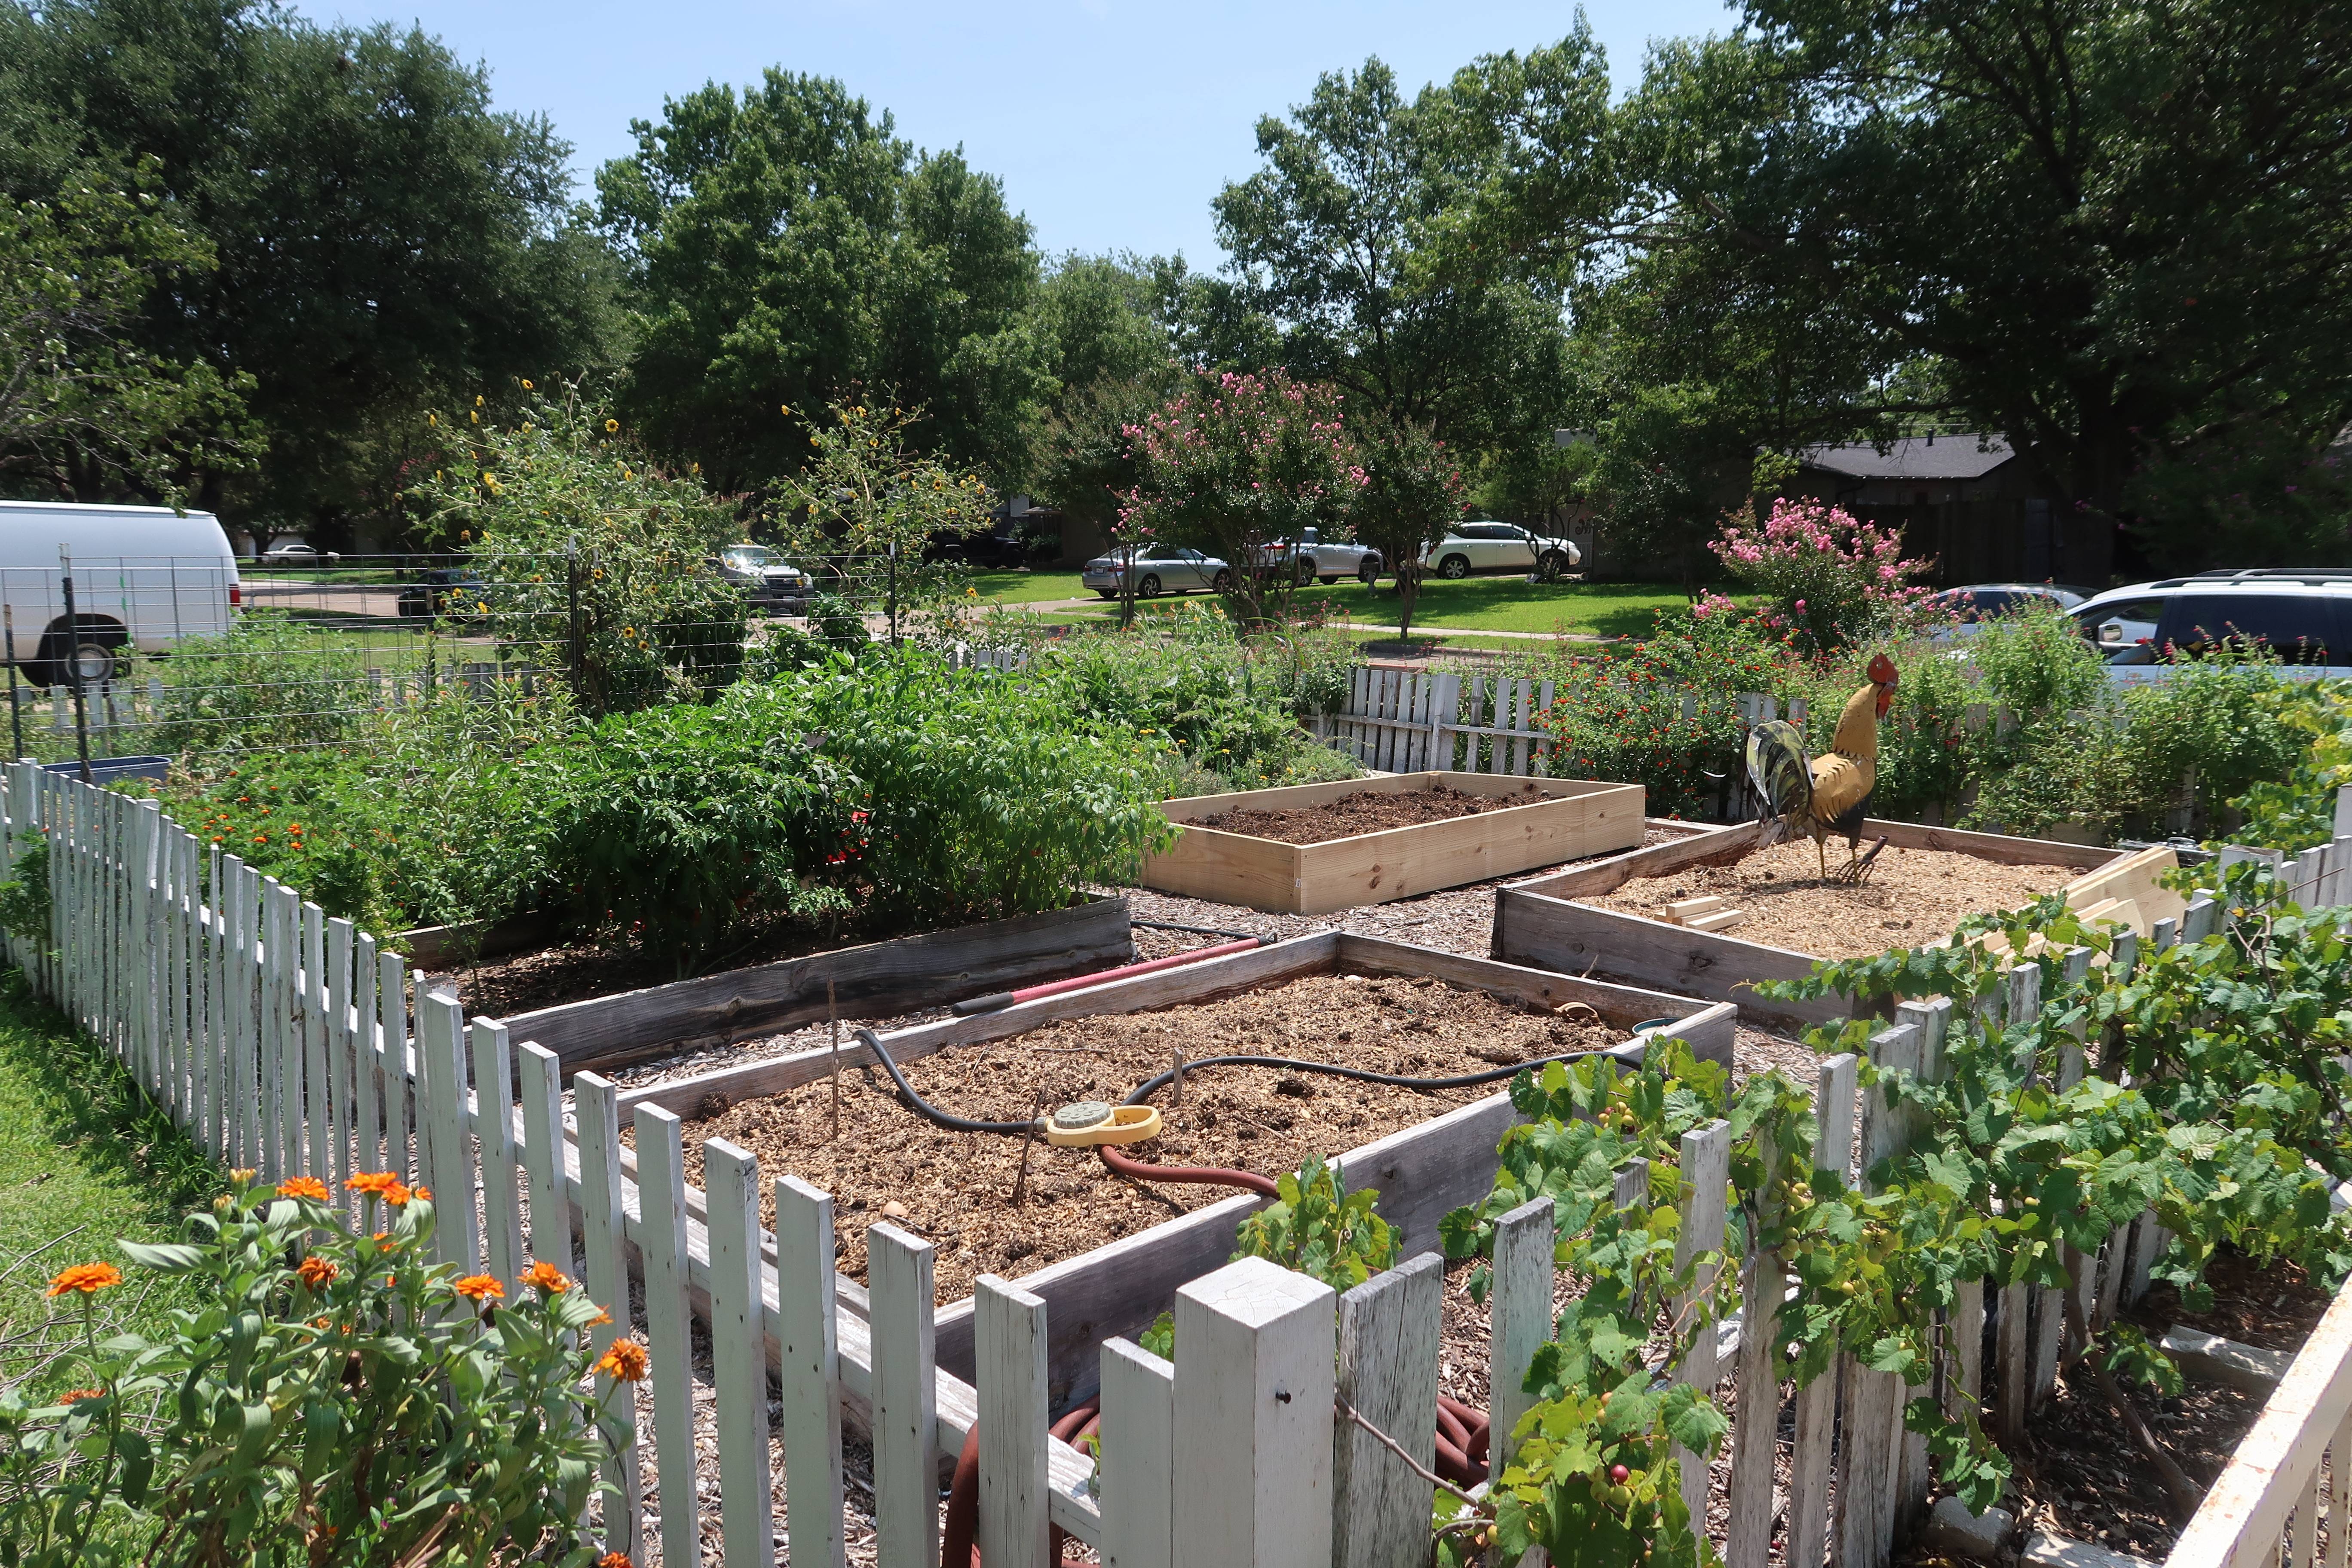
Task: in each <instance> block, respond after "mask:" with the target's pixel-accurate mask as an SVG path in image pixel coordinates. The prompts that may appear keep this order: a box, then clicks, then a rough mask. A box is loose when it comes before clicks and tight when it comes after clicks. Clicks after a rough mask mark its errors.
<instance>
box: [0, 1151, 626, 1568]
mask: <svg viewBox="0 0 2352 1568" xmlns="http://www.w3.org/2000/svg"><path fill="white" fill-rule="evenodd" d="M351 1185H352V1186H353V1187H354V1188H356V1189H358V1190H360V1191H361V1192H362V1193H363V1194H365V1196H364V1205H365V1209H364V1214H363V1215H362V1221H361V1223H360V1225H359V1226H352V1225H350V1224H348V1223H347V1222H346V1221H345V1220H344V1218H343V1217H342V1215H341V1209H340V1206H339V1205H334V1204H331V1202H329V1201H328V1200H329V1194H328V1191H327V1188H326V1186H325V1185H324V1184H322V1183H320V1182H319V1181H318V1180H316V1179H315V1178H310V1177H297V1178H294V1179H291V1180H289V1181H287V1182H285V1183H281V1184H279V1185H278V1187H277V1188H276V1189H275V1190H274V1191H272V1190H267V1189H263V1188H260V1187H257V1185H256V1184H254V1182H253V1176H252V1173H251V1172H240V1173H237V1177H236V1185H235V1187H234V1188H233V1190H232V1191H231V1192H230V1193H228V1194H224V1195H223V1196H222V1197H221V1198H219V1199H218V1200H216V1201H215V1204H214V1205H212V1207H211V1208H210V1209H208V1210H199V1211H197V1212H195V1213H194V1214H192V1215H189V1217H188V1219H187V1221H186V1230H185V1237H186V1238H185V1239H184V1241H182V1242H179V1243H173V1244H165V1245H149V1244H138V1243H129V1242H126V1243H123V1244H122V1247H123V1250H124V1252H125V1253H126V1254H127V1255H128V1256H129V1258H130V1259H131V1263H132V1264H133V1265H134V1267H138V1268H145V1269H148V1270H152V1271H154V1272H156V1273H159V1274H163V1275H168V1276H174V1277H177V1278H179V1279H182V1280H183V1281H184V1282H185V1283H186V1284H187V1285H188V1286H189V1287H190V1288H191V1289H193V1291H194V1297H195V1300H194V1304H193V1305H191V1306H189V1307H186V1308H183V1309H177V1310H173V1313H172V1314H171V1331H170V1332H168V1333H166V1334H161V1335H157V1336H155V1337H152V1338H151V1337H148V1336H143V1335H138V1334H118V1335H115V1336H113V1337H110V1338H109V1339H107V1340H104V1341H100V1340H99V1339H98V1338H97V1336H96V1334H95V1331H94V1330H93V1329H92V1328H91V1327H90V1325H91V1324H93V1323H94V1321H95V1318H94V1299H95V1298H96V1297H97V1296H98V1295H99V1294H100V1292H103V1291H105V1290H108V1289H113V1288H114V1287H116V1286H117V1285H119V1284H121V1282H122V1275H121V1271H120V1270H119V1269H117V1268H115V1267H114V1266H112V1265H111V1264H105V1263H88V1264H79V1265H76V1266H74V1267H72V1268H67V1269H65V1270H64V1271H62V1272H61V1273H59V1274H58V1277H57V1278H56V1279H55V1280H54V1281H53V1282H52V1284H51V1287H50V1293H51V1295H52V1296H53V1297H58V1298H64V1299H66V1300H68V1301H69V1302H70V1303H72V1306H73V1309H74V1310H79V1312H80V1313H81V1314H82V1321H83V1323H84V1325H85V1330H84V1342H83V1345H82V1348H81V1352H80V1369H79V1373H78V1377H79V1379H80V1380H83V1381H86V1382H87V1384H88V1386H86V1387H82V1388H78V1389H74V1390H72V1391H70V1392H68V1393H65V1394H61V1395H58V1396H55V1397H52V1396H51V1395H50V1394H47V1393H46V1392H32V1391H29V1390H27V1389H25V1388H21V1387H12V1388H10V1389H8V1390H6V1391H5V1392H0V1541H5V1549H0V1555H5V1561H6V1562H7V1563H8V1564H9V1568H67V1565H68V1564H75V1565H79V1564H98V1565H104V1564H109V1563H134V1562H135V1563H142V1564H145V1563H153V1564H159V1565H177V1564H187V1565H190V1568H194V1565H196V1564H212V1563H226V1562H236V1563H253V1564H256V1565H259V1568H281V1565H282V1568H294V1565H295V1564H302V1565H304V1568H326V1565H341V1564H350V1565H352V1568H357V1565H359V1564H362V1563H388V1562H398V1563H410V1564H416V1565H418V1568H424V1565H426V1564H435V1565H438V1564H445V1563H446V1564H451V1565H455V1564H457V1563H477V1562H482V1561H486V1560H488V1558H489V1556H490V1554H491V1553H493V1552H499V1551H514V1552H521V1553H526V1554H529V1555H530V1557H531V1558H532V1559H533V1560H535V1561H543V1562H549V1563H562V1564H567V1565H571V1568H584V1565H585V1564H587V1563H590V1562H592V1561H593V1558H594V1551H593V1548H592V1547H590V1546H589V1545H587V1544H585V1543H584V1542H583V1541H582V1539H581V1535H580V1525H579V1521H580V1520H581V1517H582V1512H583V1509H584V1507H585V1505H586V1503H587V1500H588V1498H589V1495H590V1491H591V1489H592V1487H593V1479H594V1470H595V1466H596V1464H597V1462H598V1461H599V1459H600V1458H603V1457H604V1455H605V1454H606V1453H607V1452H608V1451H609V1449H610V1447H611V1446H613V1445H621V1444H626V1443H628V1442H630V1441H632V1440H633V1438H634V1434H632V1433H630V1432H629V1431H628V1430H627V1429H626V1428H625V1426H624V1425H623V1424H622V1423H620V1422H618V1421H617V1420H616V1419H614V1417H613V1416H611V1415H610V1414H609V1413H608V1412H607V1411H606V1410H605V1409H604V1407H603V1406H601V1405H592V1406H588V1407H584V1408H583V1407H582V1406H581V1405H579V1403H578V1400H579V1390H580V1386H581V1384H582V1381H583V1378H584V1377H585V1376H586V1374H587V1373H588V1372H589V1370H590V1367H589V1363H590V1361H591V1359H592V1357H591V1355H590V1352H589V1351H588V1349H587V1345H586V1331H587V1330H588V1329H589V1328H590V1327H591V1326H592V1324H593V1323H595V1322H596V1321H600V1317H601V1315H600V1314H599V1312H598V1310H597V1309H596V1307H595V1305H594V1303H593V1302H591V1301H589V1300H586V1298H585V1297H584V1295H583V1293H582V1292H581V1291H580V1290H579V1289H576V1288H575V1287H574V1286H573V1284H572V1281H571V1280H569V1279H565V1278H564V1277H563V1275H562V1274H561V1273H560V1272H559V1271H557V1270H556V1269H554V1268H552V1267H551V1266H548V1265H544V1264H541V1265H535V1266H533V1267H532V1268H531V1269H530V1271H529V1272H528V1274H527V1275H526V1277H525V1289H524V1291H523V1295H522V1299H521V1300H517V1301H514V1302H511V1303H509V1304H504V1305H500V1304H499V1302H500V1301H501V1299H502V1298H503V1296H504V1294H505V1292H504V1290H503V1289H502V1288H501V1287H500V1286H499V1283H498V1281H496V1280H495V1279H490V1278H489V1277H488V1276H486V1275H478V1276H473V1277H470V1278H464V1279H461V1278H458V1277H457V1269H456V1268H454V1267H452V1266H449V1265H446V1264H429V1263H427V1262H425V1254H426V1252H427V1249H428V1247H429V1244H430V1241H431V1237H432V1233H433V1223H434V1216H433V1205H432V1204H431V1202H430V1201H429V1197H428V1195H427V1194H424V1193H423V1192H421V1191H418V1192H411V1191H410V1190H409V1189H408V1188H406V1187H405V1186H404V1185H402V1184H400V1183H399V1182H397V1181H396V1180H395V1179H394V1177H393V1176H392V1175H391V1174H389V1173H381V1174H373V1175H362V1176H357V1177H354V1178H353V1179H352V1183H351ZM377 1226H382V1227H383V1228H382V1229H380V1230H379V1229H377V1228H376V1227H377ZM599 1364H600V1366H601V1367H603V1368H604V1369H605V1370H608V1371H611V1372H614V1373H616V1374H618V1375H622V1376H624V1377H628V1376H633V1375H642V1372H643V1364H644V1363H643V1360H642V1356H641V1354H640V1353H637V1352H635V1347H634V1346H632V1347H631V1349H630V1350H628V1351H619V1350H616V1351H615V1352H610V1353H608V1356H607V1358H606V1360H605V1361H604V1363H599Z"/></svg>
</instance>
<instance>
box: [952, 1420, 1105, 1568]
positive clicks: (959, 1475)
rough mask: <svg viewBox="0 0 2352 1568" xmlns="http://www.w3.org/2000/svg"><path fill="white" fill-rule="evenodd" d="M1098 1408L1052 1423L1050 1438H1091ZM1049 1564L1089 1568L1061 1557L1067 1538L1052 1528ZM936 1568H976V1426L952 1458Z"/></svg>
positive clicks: (1058, 1528)
mask: <svg viewBox="0 0 2352 1568" xmlns="http://www.w3.org/2000/svg"><path fill="white" fill-rule="evenodd" d="M1101 1408H1102V1407H1101V1405H1099V1404H1097V1402H1095V1401H1093V1400H1088V1401H1087V1403H1086V1404H1084V1405H1079V1406H1078V1407H1077V1408H1076V1410H1073V1411H1071V1412H1070V1413H1069V1414H1068V1415H1065V1416H1063V1417H1062V1418H1061V1419H1060V1420H1059V1421H1056V1422H1055V1423H1054V1426H1053V1433H1054V1436H1055V1437H1057V1438H1059V1439H1061V1440H1062V1441H1063V1442H1065V1443H1076V1442H1078V1441H1079V1440H1080V1439H1082V1438H1085V1437H1087V1436H1092V1435H1093V1434H1094V1433H1095V1432H1096V1431H1097V1429H1098V1428H1099V1427H1100V1426H1102V1415H1101V1414H1100V1412H1101ZM1053 1529H1054V1535H1053V1551H1052V1552H1051V1553H1050V1556H1051V1557H1052V1560H1053V1561H1054V1562H1055V1563H1060V1564H1062V1568H1093V1565H1092V1564H1090V1563H1080V1562H1079V1561H1078V1559H1076V1558H1075V1557H1064V1556H1063V1555H1062V1548H1063V1546H1064V1545H1065V1544H1066V1543H1067V1542H1068V1541H1069V1534H1068V1532H1067V1531H1065V1530H1063V1528H1062V1527H1061V1526H1060V1525H1058V1524H1057V1525H1055V1526H1054V1527H1053ZM940 1568H980V1423H979V1422H977V1421H975V1422H973V1423H972V1424H971V1430H970V1431H968V1432H966V1433H965V1434H964V1435H963V1452H962V1453H961V1454H958V1455H957V1456H956V1468H955V1479H954V1481H953V1482H952V1483H950V1486H949V1488H948V1515H947V1519H946V1520H945V1521H944V1522H943V1523H942V1525H941V1527H940Z"/></svg>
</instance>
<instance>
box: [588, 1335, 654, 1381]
mask: <svg viewBox="0 0 2352 1568" xmlns="http://www.w3.org/2000/svg"><path fill="white" fill-rule="evenodd" d="M651 1364H652V1363H651V1359H650V1358H649V1357H647V1356H646V1347H645V1346H643V1345H641V1344H639V1343H637V1342H636V1341H635V1340H614V1342H613V1346H612V1348H611V1349H610V1350H608V1351H606V1352H604V1355H603V1357H602V1358H600V1359H599V1360H598V1361H597V1363H596V1370H597V1371H598V1372H601V1373H604V1375H605V1376H606V1377H609V1378H611V1379H613V1380H614V1382H616V1383H643V1382H644V1381H645V1380H646V1369H647V1367H649V1366H650V1365H651Z"/></svg>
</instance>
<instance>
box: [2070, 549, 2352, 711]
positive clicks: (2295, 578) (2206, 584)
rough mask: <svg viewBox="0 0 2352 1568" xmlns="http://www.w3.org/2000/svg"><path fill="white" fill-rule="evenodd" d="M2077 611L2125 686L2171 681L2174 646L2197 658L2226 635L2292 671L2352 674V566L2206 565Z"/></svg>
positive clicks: (2095, 599)
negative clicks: (2208, 568)
mask: <svg viewBox="0 0 2352 1568" xmlns="http://www.w3.org/2000/svg"><path fill="white" fill-rule="evenodd" d="M2072 614H2073V615H2074V621H2075V624H2076V625H2077V626H2081V627H2082V628H2083V635H2084V637H2087V638H2089V639H2090V640H2091V642H2092V643H2093V644H2095V646H2096V647H2098V649H2099V651H2100V653H2101V654H2102V655H2103V656H2104V657H2105V659H2106V662H2107V670H2108V675H2107V678H2108V679H2110V680H2111V681H2113V682H2114V683H2115V684H2116V685H2118V686H2141V685H2147V684H2148V683H2150V682H2154V681H2160V680H2164V679H2168V678H2169V676H2170V674H2171V672H2172V668H2173V666H2172V665H2170V664H2168V663H2167V662H2166V660H2165V657H2164V650H2165V649H2167V648H2171V649H2174V650H2176V651H2177V652H2179V653H2181V654H2185V655H2187V656H2189V657H2190V658H2195V657H2196V656H2198V655H2199V654H2200V653H2202V652H2204V651H2206V650H2208V649H2210V648H2215V647H2220V646H2221V644H2222V643H2223V642H2224V640H2225V639H2231V640H2242V641H2244V642H2247V643H2252V644H2255V645H2258V646H2260V647H2264V648H2267V649H2269V650H2270V651H2271V652H2272V653H2273V654H2275V655H2277V656H2278V658H2279V661H2280V662H2281V663H2282V664H2283V665H2284V666H2285V667H2286V673H2288V674H2290V675H2299V676H2320V675H2326V676H2352V572H2342V571H2329V570H2320V571H2294V570H2291V569H2287V568H2265V569H2262V570H2256V571H2246V572H2203V573H2200V574H2197V575H2196V576H2194V577H2167V578H2164V579H2163V580H2161V581H2159V582H2155V583H2136V584H2132V585H2131V586H2130V587H2127V588H2112V589H2109V590H2108V591H2107V592H2106V593H2104V594H2098V595H2093V596H2092V597H2091V598H2089V599H2087V600H2085V601H2084V602H2083V603H2082V604H2080V605H2075V606H2074V610H2073V612H2072Z"/></svg>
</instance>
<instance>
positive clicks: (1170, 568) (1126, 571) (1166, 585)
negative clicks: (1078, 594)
mask: <svg viewBox="0 0 2352 1568" xmlns="http://www.w3.org/2000/svg"><path fill="white" fill-rule="evenodd" d="M1128 575H1132V576H1133V577H1134V579H1135V596H1136V597H1137V598H1139V599H1156V598H1158V597H1159V596H1160V595H1162V594H1197V593H1211V594H1222V593H1223V592H1224V591H1225V590H1227V589H1228V588H1231V587H1232V586H1233V585H1234V569H1233V568H1232V567H1230V566H1228V565H1226V564H1225V563H1223V562H1222V561H1220V560H1218V559H1217V558H1216V557H1215V556H1213V555H1203V554H1202V553H1201V552H1199V551H1197V550H1188V549H1186V548H1184V547H1183V546H1182V545H1179V544H1143V545H1133V544H1130V545H1128V546H1126V547H1124V548H1122V549H1118V550H1114V551H1112V552H1110V553H1109V554H1108V555H1097V556H1096V557H1095V558H1094V559H1093V560H1092V561H1089V562H1087V564H1086V569H1085V570H1084V571H1083V572H1081V573H1080V574H1079V581H1081V582H1083V583H1084V584H1086V585H1087V587H1088V588H1091V589H1093V590H1094V591H1095V592H1096V593H1097V594H1099V595H1102V596H1103V597H1104V598H1106V599H1116V598H1118V595H1119V593H1120V591H1121V589H1122V588H1123V587H1124V586H1125V582H1124V579H1125V577H1126V576H1128Z"/></svg>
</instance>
